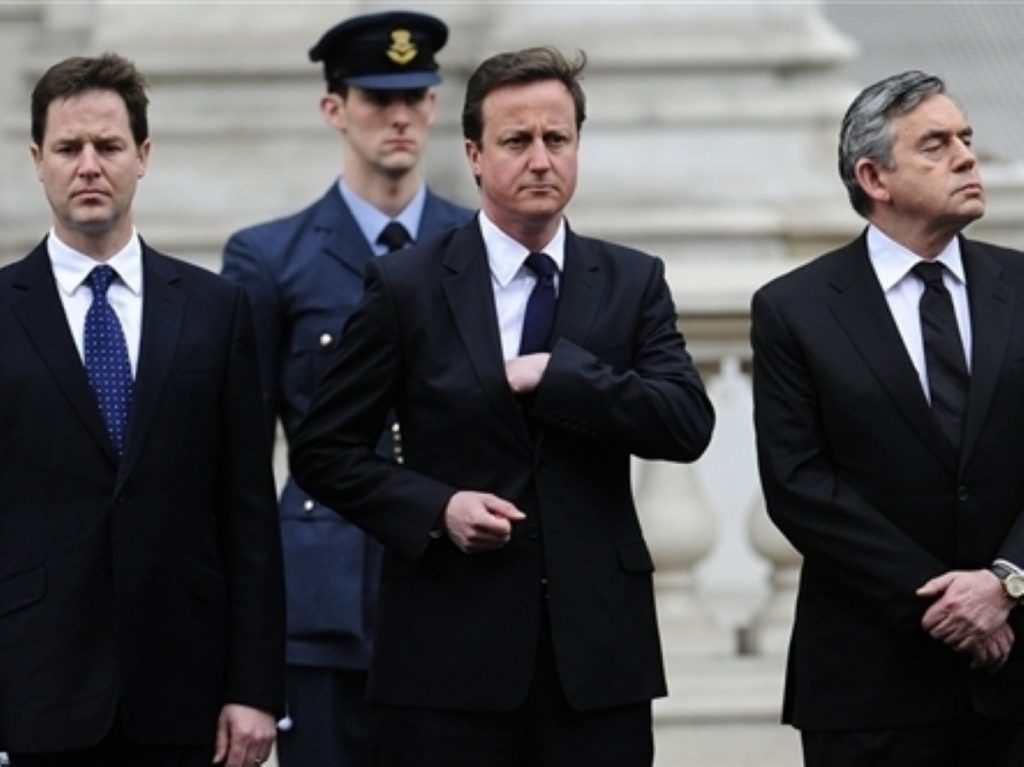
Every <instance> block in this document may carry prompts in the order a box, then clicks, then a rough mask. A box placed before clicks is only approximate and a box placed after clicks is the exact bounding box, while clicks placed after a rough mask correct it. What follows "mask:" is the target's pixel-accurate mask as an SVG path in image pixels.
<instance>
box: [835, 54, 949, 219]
mask: <svg viewBox="0 0 1024 767" xmlns="http://www.w3.org/2000/svg"><path fill="white" fill-rule="evenodd" d="M940 93H943V94H944V93H946V84H945V83H944V82H943V81H942V80H941V79H940V78H938V77H935V76H934V75H929V74H925V73H924V72H918V71H917V70H910V71H908V72H901V73H900V74H898V75H892V76H891V77H887V78H885V79H884V80H879V81H878V82H877V83H875V84H874V85H869V86H868V87H867V88H865V89H864V90H862V91H861V92H860V94H859V95H858V96H857V98H855V99H854V100H853V103H852V104H850V108H849V109H847V110H846V115H845V116H844V117H843V123H842V127H840V129H839V177H840V178H841V179H842V180H843V184H844V185H845V186H846V192H847V194H849V196H850V203H851V204H852V205H853V209H854V210H855V211H857V212H858V213H859V214H860V215H862V216H864V217H867V215H868V214H869V213H870V212H871V205H872V201H871V198H870V197H868V195H867V194H866V193H865V192H864V190H863V189H861V187H860V184H858V183H857V176H856V172H855V169H856V166H857V161H858V160H860V159H861V158H862V157H866V158H867V159H869V160H872V161H873V162H876V163H878V164H879V165H880V166H881V167H883V168H886V169H889V170H891V169H892V147H893V143H894V141H895V139H896V136H895V133H894V131H893V129H892V123H893V120H894V119H895V118H897V117H899V116H901V115H905V114H906V113H907V112H910V111H911V110H913V109H914V108H915V107H916V106H917V105H918V104H920V103H921V102H922V101H924V100H925V99H927V98H929V97H931V96H935V95H938V94H940Z"/></svg>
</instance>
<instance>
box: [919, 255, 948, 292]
mask: <svg viewBox="0 0 1024 767" xmlns="http://www.w3.org/2000/svg"><path fill="white" fill-rule="evenodd" d="M945 269H946V268H945V267H944V266H943V265H942V264H941V263H939V262H938V261H921V262H920V263H918V264H916V265H915V266H914V268H913V269H912V270H911V271H913V272H914V274H916V275H917V276H918V278H919V279H920V280H921V282H923V283H924V284H925V285H926V286H927V287H929V288H942V287H945V286H944V285H943V283H942V274H943V272H944V271H945Z"/></svg>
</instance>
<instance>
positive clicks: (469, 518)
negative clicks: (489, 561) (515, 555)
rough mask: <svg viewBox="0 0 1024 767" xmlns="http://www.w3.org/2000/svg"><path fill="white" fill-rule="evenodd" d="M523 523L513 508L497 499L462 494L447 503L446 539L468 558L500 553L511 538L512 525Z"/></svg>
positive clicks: (506, 502) (520, 516) (523, 516)
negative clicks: (493, 552)
mask: <svg viewBox="0 0 1024 767" xmlns="http://www.w3.org/2000/svg"><path fill="white" fill-rule="evenodd" d="M522 519H526V515H525V514H523V512H521V511H520V510H519V509H517V508H516V507H515V505H513V504H511V503H509V502H508V501H506V500H503V499H501V498H499V497H498V496H496V495H491V494H489V493H476V492H473V491H471V490H461V491H459V492H457V493H456V494H455V495H453V496H452V497H451V498H450V499H449V500H448V505H447V506H446V507H445V510H444V524H445V528H446V530H447V532H448V537H449V538H451V540H452V542H453V543H454V544H455V545H456V546H458V547H459V548H460V549H462V551H464V552H465V553H467V554H477V553H480V552H483V551H494V550H495V549H500V548H501V547H502V546H504V545H505V544H506V543H508V542H509V539H510V538H511V537H512V523H513V522H518V521H519V520H522Z"/></svg>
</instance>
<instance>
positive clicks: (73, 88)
mask: <svg viewBox="0 0 1024 767" xmlns="http://www.w3.org/2000/svg"><path fill="white" fill-rule="evenodd" d="M93 90H98V91H113V92H114V93H116V94H117V95H119V96H120V97H121V99H122V100H123V101H124V105H125V108H126V109H127V110H128V122H129V124H130V125H131V129H132V137H133V138H134V139H135V143H136V144H138V145H141V144H142V143H143V142H144V141H145V140H146V139H147V138H149V122H148V120H147V118H146V107H147V106H148V105H149V98H148V97H147V96H146V79H145V78H144V77H143V76H142V73H141V72H139V70H138V69H136V68H135V65H134V64H133V63H132V62H130V61H129V60H128V59H126V58H123V57H121V56H118V55H117V54H116V53H104V54H103V55H102V56H97V57H95V58H91V57H86V56H72V57H71V58H68V59H64V60H63V61H60V62H58V63H56V64H54V65H53V66H52V67H50V68H49V69H48V70H46V72H45V73H44V74H43V76H42V77H40V78H39V82H37V83H36V87H35V88H33V89H32V141H33V143H35V144H36V145H37V146H41V145H42V143H43V137H44V136H45V135H46V113H47V111H48V110H49V108H50V104H51V103H52V102H54V101H56V100H57V99H67V98H71V97H72V96H77V95H79V94H81V93H85V92H86V91H93Z"/></svg>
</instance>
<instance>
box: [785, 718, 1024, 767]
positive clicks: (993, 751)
mask: <svg viewBox="0 0 1024 767" xmlns="http://www.w3.org/2000/svg"><path fill="white" fill-rule="evenodd" d="M801 739H802V741H803V747H804V764H805V765H806V767H865V765H871V767H1021V765H1024V725H1021V724H1019V723H1017V722H1009V721H1004V720H997V719H987V718H984V717H980V716H978V715H977V714H975V713H973V712H966V713H964V714H963V715H961V716H960V718H958V719H957V720H956V721H954V722H948V723H944V724H937V725H921V726H914V727H909V726H908V727H899V728H892V729H881V730H853V731H843V732H803V733H801Z"/></svg>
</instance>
